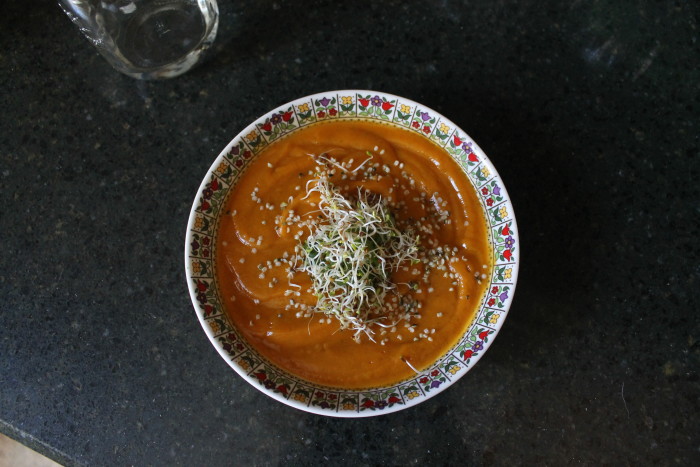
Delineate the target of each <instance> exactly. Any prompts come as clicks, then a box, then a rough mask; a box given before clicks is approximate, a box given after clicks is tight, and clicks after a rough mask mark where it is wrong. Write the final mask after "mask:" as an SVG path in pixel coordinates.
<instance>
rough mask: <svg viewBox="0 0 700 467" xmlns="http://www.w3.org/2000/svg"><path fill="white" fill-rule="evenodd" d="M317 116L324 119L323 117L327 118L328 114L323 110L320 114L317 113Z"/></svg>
mask: <svg viewBox="0 0 700 467" xmlns="http://www.w3.org/2000/svg"><path fill="white" fill-rule="evenodd" d="M316 115H317V116H318V118H323V117H325V116H326V112H324V111H323V110H321V111H320V112H319V113H317V114H316Z"/></svg>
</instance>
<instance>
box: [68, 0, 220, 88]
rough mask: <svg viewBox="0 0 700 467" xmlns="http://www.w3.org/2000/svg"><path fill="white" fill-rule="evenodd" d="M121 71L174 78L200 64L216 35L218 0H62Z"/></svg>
mask: <svg viewBox="0 0 700 467" xmlns="http://www.w3.org/2000/svg"><path fill="white" fill-rule="evenodd" d="M59 4H60V5H61V8H63V11H65V12H66V14H67V15H68V16H69V17H70V19H71V20H72V21H73V22H74V23H75V24H76V25H77V26H78V28H80V30H81V31H82V32H83V34H85V36H86V37H87V38H88V39H89V40H90V42H92V44H93V45H94V46H95V47H97V50H99V51H100V53H101V54H102V55H103V56H104V57H105V58H106V59H107V61H108V62H109V63H110V64H111V65H112V66H113V67H114V68H115V69H117V70H118V71H120V72H122V73H124V74H127V75H129V76H132V77H134V78H139V79H158V78H172V77H174V76H178V75H181V74H182V73H184V72H186V71H187V70H189V69H190V68H192V67H193V66H194V65H195V64H196V63H197V62H199V61H200V60H201V58H202V56H203V54H204V51H205V50H207V49H208V48H209V47H210V46H211V44H212V43H213V42H214V38H215V37H216V31H217V29H218V26H219V8H218V5H217V3H216V0H59Z"/></svg>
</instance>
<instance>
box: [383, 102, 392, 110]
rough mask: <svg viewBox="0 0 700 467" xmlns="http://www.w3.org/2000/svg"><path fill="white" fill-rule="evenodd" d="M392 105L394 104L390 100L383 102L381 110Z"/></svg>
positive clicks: (387, 108)
mask: <svg viewBox="0 0 700 467" xmlns="http://www.w3.org/2000/svg"><path fill="white" fill-rule="evenodd" d="M393 106H394V104H392V103H391V102H383V103H382V110H390V109H391V108H392V107H393Z"/></svg>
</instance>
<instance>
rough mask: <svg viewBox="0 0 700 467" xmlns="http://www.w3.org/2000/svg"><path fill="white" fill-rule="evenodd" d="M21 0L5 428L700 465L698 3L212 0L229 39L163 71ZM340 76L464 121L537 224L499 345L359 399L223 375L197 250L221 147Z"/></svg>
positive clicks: (230, 443) (205, 458) (12, 18)
mask: <svg viewBox="0 0 700 467" xmlns="http://www.w3.org/2000/svg"><path fill="white" fill-rule="evenodd" d="M5 3H7V5H3V14H2V18H1V19H0V40H1V43H2V45H3V46H2V51H1V52H0V88H1V89H2V97H3V99H2V113H1V114H0V206H2V207H1V208H0V239H1V241H0V245H2V256H0V297H2V298H1V299H0V307H1V309H0V312H1V314H0V431H2V432H3V433H6V434H7V435H9V436H11V437H13V438H15V439H18V440H19V441H21V442H22V443H24V444H26V445H27V446H29V447H31V448H33V449H36V450H38V451H40V452H41V453H43V454H46V455H47V456H49V457H51V458H54V459H56V460H58V461H59V462H62V463H64V464H68V465H79V464H87V465H130V464H136V465H150V464H155V465H165V464H168V465H170V464H178V465H226V464H228V465H231V464H236V465H245V464H248V463H250V464H256V465H257V464H259V465H278V464H279V465H281V464H294V465H316V464H319V463H321V462H323V461H326V460H327V461H330V462H332V463H333V464H347V465H374V464H392V465H407V464H438V465H440V464H452V465H455V464H471V465H480V464H483V465H490V464H493V463H495V464H501V465H503V464H505V465H512V464H520V463H525V464H534V463H537V464H550V465H563V464H584V465H598V464H604V463H607V464H613V465H626V464H634V465H640V464H654V465H676V464H679V465H698V464H700V444H699V441H698V440H699V439H700V425H699V422H698V420H700V417H698V415H700V414H699V410H698V409H699V396H700V383H699V380H698V369H699V365H698V363H699V362H698V360H699V358H698V357H699V355H700V345H699V344H698V341H699V340H700V326H699V320H698V314H697V313H698V310H700V301H699V300H698V298H699V292H698V289H699V288H700V283H699V282H698V280H699V279H700V277H699V276H698V273H699V272H700V269H699V268H698V265H697V261H698V260H699V259H700V255H699V249H698V240H697V238H698V236H699V235H700V228H699V227H700V223H699V222H698V220H699V219H700V215H699V214H700V209H699V206H700V196H699V192H698V191H699V190H698V183H697V180H698V176H699V175H700V174H699V173H698V169H699V167H700V164H699V160H698V152H699V151H698V148H699V146H700V141H699V134H700V128H699V122H700V91H699V85H698V83H700V68H699V66H698V65H699V64H700V41H699V40H698V38H699V35H700V32H699V30H698V28H699V24H698V19H699V18H700V6H699V5H698V3H697V2H694V1H691V0H679V1H675V2H673V1H667V2H653V1H646V2H645V1H638V2H634V1H631V2H619V1H617V0H605V1H596V0H583V1H573V2H570V5H569V4H566V5H564V3H569V2H558V1H539V0H537V1H534V0H525V1H506V2H501V1H491V0H488V1H478V2H466V1H465V2H458V1H449V0H448V1H441V2H393V1H391V2H390V1H386V2H282V1H278V2H270V1H260V2H257V1H252V0H251V1H247V2H231V1H226V0H220V8H221V12H222V22H221V34H220V37H219V40H218V42H217V50H216V53H215V54H214V55H213V56H212V57H211V58H210V60H209V61H208V62H207V63H205V64H204V65H203V66H202V67H200V68H198V69H196V70H194V71H191V72H190V73H188V74H186V75H184V76H182V77H180V78H176V79H173V80H170V81H161V82H140V81H136V80H133V79H131V78H128V77H126V76H122V75H120V74H118V73H116V72H114V71H113V70H112V69H111V68H110V67H109V65H108V64H107V63H106V62H105V61H104V60H103V59H102V58H101V57H100V56H99V55H98V54H97V52H96V51H95V50H94V49H93V48H92V47H91V46H90V45H89V44H88V42H87V41H86V40H85V39H84V38H83V37H82V36H81V35H80V34H79V32H78V30H77V29H76V28H75V27H74V26H73V25H71V23H70V22H69V20H68V19H67V17H66V16H65V15H64V14H63V13H61V11H60V10H59V8H58V7H57V6H56V5H55V4H53V3H52V2H33V3H32V7H31V8H29V7H28V6H27V5H26V2H19V1H14V2H5ZM623 5H624V6H623ZM343 88H360V89H362V88H366V89H377V90H382V91H386V92H390V93H394V94H398V95H401V96H405V97H407V98H410V99H414V100H417V101H419V102H421V103H424V104H425V105H427V106H429V107H432V108H434V109H436V110H438V111H439V112H441V113H443V114H444V115H445V116H447V117H448V118H450V119H452V120H453V121H455V122H456V123H457V124H458V125H460V126H461V127H462V128H463V129H465V130H466V131H467V132H468V133H469V134H470V135H471V136H472V137H473V138H474V139H475V140H476V141H477V142H478V143H479V144H480V146H481V147H482V148H483V149H484V150H485V151H486V153H487V154H488V155H489V156H490V158H491V159H492V161H493V162H494V164H495V165H496V167H497V168H498V170H499V172H500V173H501V175H502V177H503V179H504V181H505V183H506V186H507V187H508V189H509V192H510V194H511V196H512V199H513V200H514V204H515V209H516V215H517V219H518V222H519V227H520V233H521V237H522V240H521V241H522V244H521V250H522V256H521V261H522V266H521V273H520V282H519V285H518V292H517V296H516V298H515V302H514V305H513V307H512V309H511V312H510V316H509V318H508V320H507V322H506V323H505V326H504V328H503V329H502V332H501V335H500V336H499V337H498V339H496V341H495V343H494V345H493V346H492V348H491V349H490V350H489V352H487V354H486V355H485V357H484V358H483V360H482V361H481V362H480V363H479V364H478V365H477V366H476V367H475V368H474V369H473V370H472V371H471V372H470V373H469V374H468V375H467V376H465V377H464V378H463V379H462V380H460V381H459V383H457V384H456V385H454V386H453V387H451V388H449V389H448V390H447V391H445V392H444V393H442V394H440V395H439V396H437V397H435V398H433V399H430V400H429V401H427V402H425V403H423V404H421V405H419V406H417V407H414V408H412V409H409V410H405V411H402V412H399V413H396V414H393V415H389V416H383V417H376V418H370V419H356V420H343V419H331V418H322V417H319V416H315V415H310V414H306V413H303V412H299V411H296V410H294V409H292V408H289V407H286V406H284V405H282V404H279V403H276V402H274V401H272V400H271V399H269V398H267V397H266V396H264V395H263V394H261V393H259V392H258V391H257V390H256V389H254V388H253V387H252V386H250V385H248V383H246V382H245V381H244V380H243V379H241V378H240V377H239V376H237V375H236V374H235V373H234V372H233V371H232V370H230V369H229V367H228V366H227V364H226V362H224V361H223V360H222V359H221V358H220V357H219V356H218V355H217V354H216V351H215V350H214V348H213V346H212V345H211V344H210V343H209V342H208V340H207V338H206V336H205V334H204V332H202V329H201V327H200V325H199V323H198V322H197V320H196V318H195V314H194V311H193V309H192V305H191V303H190V300H189V297H188V294H187V289H186V283H185V279H184V268H183V247H184V237H185V227H186V222H187V218H188V213H189V209H190V206H191V203H192V201H193V199H194V196H195V193H196V191H197V187H198V186H199V183H200V181H201V179H202V178H203V176H204V174H205V172H206V170H207V168H208V167H209V165H210V164H211V162H212V161H213V159H214V158H215V156H216V155H217V154H218V153H219V151H220V150H221V149H223V147H224V146H225V145H226V144H227V143H228V141H229V140H230V139H231V138H232V137H233V136H234V135H235V134H236V133H237V132H239V131H240V130H241V129H243V127H244V126H245V125H247V124H248V123H249V122H250V121H252V120H253V119H254V118H257V117H258V116H260V115H261V114H263V113H265V112H266V111H268V110H270V109H272V108H273V107H275V106H277V105H279V104H282V103H284V102H287V101H289V100H292V99H293V98H296V97H300V96H303V95H307V94H311V93H314V92H321V91H327V90H333V89H343Z"/></svg>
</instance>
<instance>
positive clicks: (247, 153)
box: [243, 149, 253, 159]
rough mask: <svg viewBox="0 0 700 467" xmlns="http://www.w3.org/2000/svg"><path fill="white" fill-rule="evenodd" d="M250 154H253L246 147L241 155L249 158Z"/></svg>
mask: <svg viewBox="0 0 700 467" xmlns="http://www.w3.org/2000/svg"><path fill="white" fill-rule="evenodd" d="M252 155H253V153H252V152H250V151H249V150H247V149H246V150H245V151H243V157H245V158H246V159H250V156H252Z"/></svg>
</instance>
